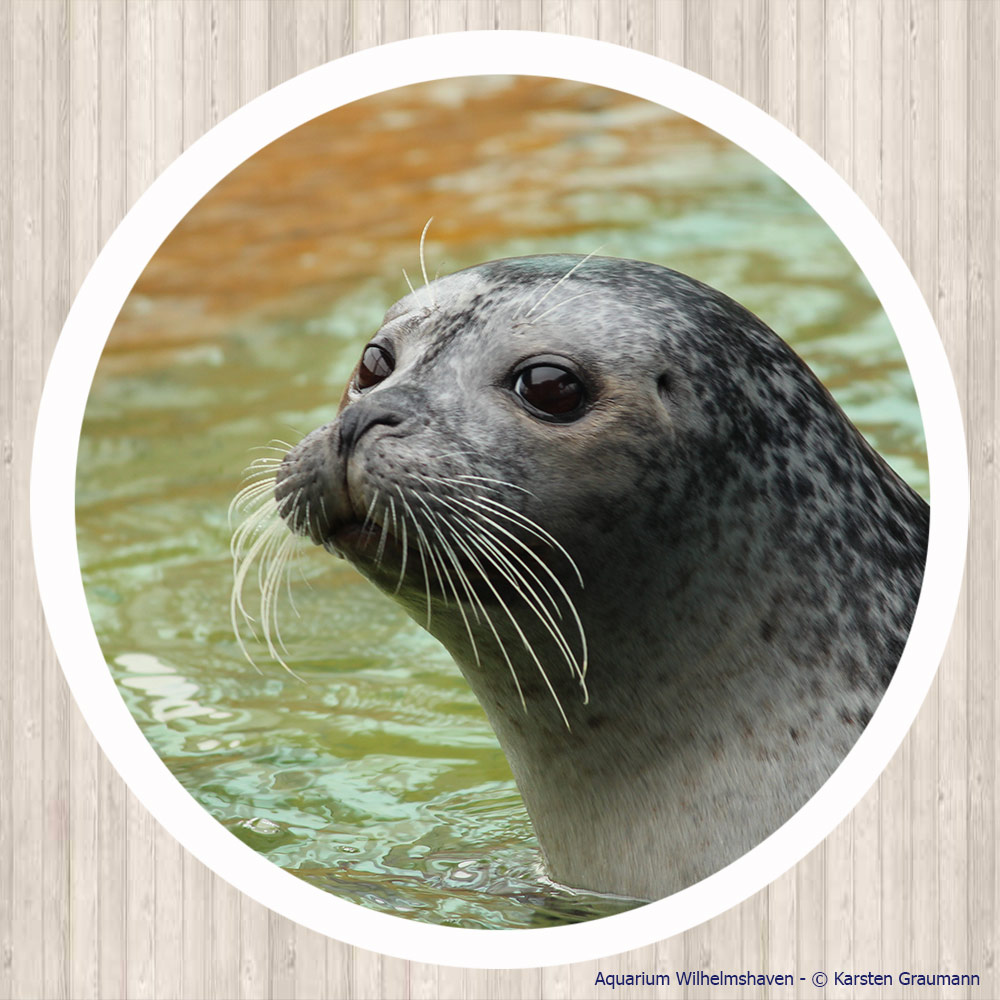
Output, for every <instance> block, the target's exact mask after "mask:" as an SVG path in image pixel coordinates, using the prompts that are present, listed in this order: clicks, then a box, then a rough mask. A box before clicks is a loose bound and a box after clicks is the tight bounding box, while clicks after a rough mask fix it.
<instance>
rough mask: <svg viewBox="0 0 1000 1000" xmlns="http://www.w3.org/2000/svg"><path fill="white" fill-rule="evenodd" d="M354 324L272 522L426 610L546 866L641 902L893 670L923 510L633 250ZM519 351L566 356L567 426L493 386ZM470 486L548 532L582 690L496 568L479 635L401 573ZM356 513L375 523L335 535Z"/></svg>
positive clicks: (702, 298) (777, 365)
mask: <svg viewBox="0 0 1000 1000" xmlns="http://www.w3.org/2000/svg"><path fill="white" fill-rule="evenodd" d="M374 341H375V342H378V343H383V344H385V345H387V346H389V347H390V348H391V350H392V351H393V352H394V354H395V357H396V368H395V370H394V371H393V373H392V375H391V376H390V377H389V378H388V379H386V381H384V382H383V383H381V384H379V385H377V386H375V387H373V388H370V389H368V390H366V391H364V392H360V391H358V390H357V389H356V387H354V388H352V387H349V388H348V390H347V391H346V392H345V396H344V399H343V401H342V409H341V412H340V414H339V416H338V418H337V420H335V421H334V422H333V423H331V424H328V425H326V426H325V427H322V428H320V429H319V430H317V431H314V432H313V433H312V434H310V435H309V436H308V437H306V438H305V439H304V440H303V441H302V442H301V443H300V444H299V445H298V446H297V447H296V448H295V449H293V450H292V451H291V452H290V453H289V455H288V456H287V457H286V458H285V461H284V463H283V465H282V469H281V472H280V473H279V476H278V484H277V490H276V494H275V495H276V497H277V499H278V503H279V506H280V507H281V508H282V511H283V514H284V517H285V519H286V521H287V522H288V524H289V525H290V526H291V527H292V529H293V530H294V531H296V532H298V533H300V534H308V535H309V536H310V537H312V539H313V541H315V542H317V543H318V544H323V545H326V546H327V548H329V549H330V550H331V551H333V552H338V553H339V554H342V555H346V556H347V557H348V558H349V559H351V560H352V561H353V562H354V563H355V564H356V565H357V566H358V568H359V569H360V570H361V572H362V573H364V574H366V575H367V576H369V578H370V579H372V581H373V582H374V583H375V584H376V585H377V586H379V587H381V588H382V589H384V590H385V591H386V592H387V593H390V594H391V595H392V596H394V597H395V599H396V600H398V601H400V602H401V603H402V604H403V606H404V607H405V608H406V609H407V611H408V612H409V613H410V614H411V615H412V616H413V617H414V618H415V619H416V620H417V621H418V622H420V623H421V624H424V625H427V624H428V621H427V618H428V612H429V619H430V620H429V628H430V631H431V632H432V633H433V634H434V635H436V636H437V637H438V638H439V639H440V640H441V641H442V642H443V643H444V645H445V646H446V647H447V648H448V650H449V651H450V652H451V653H452V655H453V656H454V658H455V660H456V661H457V663H458V665H459V667H460V668H461V670H462V671H463V673H464V674H465V676H466V678H467V679H468V681H469V683H470V684H471V685H472V687H473V689H474V690H475V692H476V694H477V696H478V697H479V699H480V701H481V702H482V705H483V708H484V709H485V711H486V714H487V716H488V717H489V719H490V722H491V724H492V725H493V727H494V729H495V731H496V733H497V736H498V738H499V740H500V743H501V746H502V747H503V748H504V750H505V752H506V754H507V756H508V759H509V761H510V764H511V767H512V770H513V772H514V775H515V778H516V780H517V783H518V786H519V788H520V790H521V792H522V794H523V796H524V799H525V802H526V804H527V807H528V810H529V813H530V815H531V817H532V820H533V823H534V825H535V828H536V831H537V834H538V838H539V841H540V843H541V846H542V850H543V853H544V854H545V857H546V859H547V862H548V865H549V867H550V870H551V872H552V874H553V876H554V877H555V878H557V879H559V880H562V881H564V882H566V883H568V884H571V885H577V886H581V887H586V888H589V889H595V890H603V891H608V892H616V893H622V894H626V895H631V896H636V897H639V898H654V897H658V896H662V895H665V894H668V893H670V892H673V891H676V890H678V889H680V888H683V887H684V886H686V885H689V884H691V883H692V882H694V881H697V880H699V879H701V878H703V877H705V876H706V875H708V874H711V873H712V872H713V871H715V870H717V869H718V868H720V867H722V866H723V865H725V864H727V863H729V862H730V861H732V860H734V859H735V858H736V857H738V856H739V855H741V854H743V853H744V852H745V851H746V850H748V849H749V848H750V847H752V846H754V845H755V844H756V843H758V842H759V841H760V840H762V839H763V838H764V837H765V836H767V835H768V834H769V833H771V832H772V831H773V830H775V829H776V828H777V827H778V826H780V825H781V824H782V823H783V822H784V821H785V820H786V819H788V818H789V817H790V816H791V815H792V814H793V813H794V812H795V811H796V810H797V809H798V808H799V807H800V806H801V805H802V804H803V803H804V802H805V801H806V800H807V799H808V798H809V797H810V796H811V795H812V794H813V793H814V792H815V791H816V790H817V789H818V788H819V786H820V785H821V784H822V783H823V782H824V781H825V780H826V778H827V777H828V776H829V775H830V774H831V773H832V771H833V770H834V768H835V767H836V766H837V764H838V763H839V762H840V761H841V760H842V759H843V757H844V756H845V754H846V753H847V752H848V750H849V749H850V748H851V746H852V745H853V743H854V742H855V740H856V738H857V736H858V734H859V733H860V731H861V730H862V729H863V727H864V726H865V725H866V724H867V722H868V720H869V719H870V718H871V715H872V713H873V712H874V710H875V709H876V707H877V705H878V703H879V700H880V699H881V697H882V695H883V693H884V691H885V689H886V686H887V685H888V683H889V681H890V679H891V677H892V674H893V671H894V669H895V667H896V664H897V662H898V660H899V657H900V654H901V652H902V649H903V646H904V643H905V641H906V637H907V634H908V631H909V628H910V624H911V622H912V619H913V614H914V610H915V607H916V603H917V598H918V595H919V591H920V586H921V580H922V575H923V567H924V561H925V555H926V546H927V532H928V507H927V505H926V504H925V503H924V501H923V500H922V499H921V498H920V497H918V496H917V495H916V494H915V493H914V492H913V491H912V490H911V489H910V488H909V487H908V486H906V484H904V483H903V482H902V481H901V480H900V479H899V477H898V476H897V475H896V474H895V473H894V472H893V471H892V470H891V469H890V468H889V467H888V466H887V465H886V463H885V462H884V461H883V460H882V459H881V457H880V456H879V455H878V454H877V453H876V452H875V451H874V450H873V449H872V448H871V447H870V446H869V445H868V443H867V442H866V441H865V439H864V438H863V437H862V435H861V434H860V433H859V432H858V431H857V429H856V428H855V427H854V426H853V425H852V424H851V422H850V421H849V420H848V419H847V417H846V416H845V415H844V413H843V412H842V410H841V409H840V407H839V406H838V405H837V404H836V403H835V402H834V400H833V398H832V397H831V396H830V394H829V392H828V391H827V390H826V389H825V388H824V386H823V385H822V384H821V383H820V382H819V381H818V380H817V379H816V377H815V376H814V375H813V374H812V372H811V371H810V370H809V368H808V367H807V366H806V365H805V364H804V363H803V361H802V360H801V359H800V358H799V357H798V356H797V355H796V354H795V353H794V352H793V351H792V350H791V349H790V348H789V347H788V346H787V345H786V344H785V343H784V342H783V341H782V340H781V339H780V338H779V337H778V336H777V335H776V334H775V333H773V332H772V331H771V330H770V329H768V328H767V327H766V326H765V325H764V324H763V323H762V322H761V321H760V320H759V319H757V318H756V317H755V316H753V315H752V314H751V313H750V312H748V311H747V310H746V309H744V308H743V307H742V306H740V305H739V304H737V303H736V302H734V301H733V300H731V299H729V298H727V297H726V296H725V295H723V294H721V293H720V292H718V291H716V290H715V289H712V288H710V287H708V286H706V285H704V284H702V283H700V282H697V281H695V280H693V279H691V278H689V277H686V276H684V275H682V274H678V273H676V272H674V271H670V270H667V269H665V268H663V267H659V266H656V265H653V264H648V263H641V262H636V261H629V260H616V259H608V258H596V257H593V258H578V257H570V256H543V257H528V258H516V259H510V260H500V261H493V262H491V263H487V264H482V265H480V266H478V267H474V268H470V269H468V270H465V271H461V272H458V273H457V274H453V275H450V276H448V277H445V278H441V279H439V280H437V281H435V282H433V283H432V284H430V285H429V286H427V287H425V288H421V289H418V290H417V291H415V292H414V293H413V294H411V295H408V296H407V297H406V298H404V299H402V300H401V301H400V302H399V303H397V304H396V305H395V306H393V307H392V308H391V309H390V310H389V312H388V314H387V315H386V317H385V321H384V323H383V326H382V327H381V329H380V330H379V331H378V333H377V334H376V336H375V338H374ZM540 355H557V356H559V357H562V358H565V359H568V360H569V361H571V362H572V363H573V364H574V365H575V366H577V367H578V369H579V371H580V372H581V373H582V376H583V378H584V380H585V382H586V384H587V385H588V387H589V391H590V404H589V407H588V409H587V412H586V413H585V415H584V416H583V417H581V418H580V419H579V420H576V421H573V422H569V423H563V424H553V423H547V422H545V421H540V420H538V419H537V418H536V417H535V416H532V415H531V414H530V413H528V412H526V410H525V409H524V407H522V406H520V405H519V404H518V401H517V399H516V397H515V395H514V393H513V391H512V387H513V379H514V374H515V372H516V370H517V367H518V365H519V364H522V363H523V362H524V361H525V360H526V359H530V358H532V357H536V356H540ZM387 414H388V415H389V416H388V417H387V416H386V415H387ZM390 418H391V419H390ZM345 438H350V447H345V445H344V441H345ZM470 476H476V477H481V478H479V479H471V478H466V479H463V478H460V477H470ZM500 484H509V485H500ZM376 491H377V492H378V495H379V496H382V497H386V496H393V495H399V496H401V497H405V498H407V499H408V501H409V506H410V508H411V510H412V512H413V513H412V521H409V522H407V526H408V528H409V533H408V553H407V564H406V567H405V572H403V569H404V567H403V565H402V555H403V554H402V545H401V539H400V537H399V536H400V530H399V523H398V522H399V521H400V520H405V516H404V515H401V514H399V513H398V512H395V511H394V512H393V513H394V517H393V519H390V512H389V510H388V506H387V505H386V506H385V507H384V509H383V508H382V507H379V502H378V500H377V499H376V502H375V504H374V506H373V497H375V496H376ZM394 491H395V494H394ZM476 498H478V502H479V504H480V509H485V507H484V506H483V505H484V504H487V502H488V501H495V502H497V503H502V504H504V505H506V506H507V507H508V508H510V509H512V510H514V511H516V512H517V513H518V514H519V515H521V516H522V517H523V518H525V519H530V520H531V521H532V522H534V523H536V524H538V525H540V526H541V527H542V528H543V529H544V530H545V531H546V532H548V533H550V534H551V535H552V536H553V538H554V540H555V541H557V542H558V544H559V545H560V546H561V547H562V548H563V549H565V553H566V557H564V556H563V555H562V553H561V552H560V551H559V550H558V549H556V548H555V547H553V546H549V547H548V548H545V547H544V546H539V545H538V539H537V538H534V539H533V540H531V539H528V535H527V533H525V532H524V530H523V526H522V523H521V522H517V523H514V522H505V524H506V527H508V528H509V529H511V530H512V531H513V532H514V533H516V534H519V535H522V536H523V537H524V538H525V539H528V540H529V541H530V542H531V544H532V545H534V547H535V548H536V549H537V550H538V551H543V550H544V551H545V556H544V558H545V560H546V564H547V565H548V567H549V570H550V571H551V574H552V575H553V576H554V577H556V578H558V580H559V582H560V584H561V586H562V587H563V588H564V589H565V592H566V593H567V594H569V595H570V599H571V600H572V603H573V604H574V606H575V608H576V610H577V611H578V613H579V616H580V619H581V621H582V623H583V629H584V632H585V635H586V642H587V646H588V662H587V668H586V675H585V678H584V683H581V678H580V677H579V676H577V675H574V674H573V672H572V670H567V669H564V665H561V664H560V661H559V657H558V655H557V650H556V643H555V642H554V640H553V637H552V634H551V630H546V629H545V628H543V627H542V623H541V621H540V619H539V616H538V615H537V614H533V613H530V609H527V608H525V607H524V605H525V604H526V603H527V601H526V600H525V599H524V598H523V595H522V597H521V598H519V597H518V595H517V594H516V593H514V592H512V588H511V587H510V586H509V581H505V580H504V579H502V578H500V576H498V575H496V574H494V579H493V591H492V593H491V592H490V588H489V586H487V585H486V584H484V583H483V582H482V581H480V580H476V581H475V582H474V585H473V586H474V590H475V591H476V595H477V596H478V597H479V599H480V600H482V601H484V602H485V604H484V609H485V608H486V607H494V608H495V607H496V604H497V601H499V600H503V601H506V602H508V604H509V606H511V607H513V608H514V609H515V613H516V617H517V623H518V625H519V627H520V630H521V631H520V633H519V632H518V631H517V629H516V628H515V626H514V625H513V624H512V623H511V622H505V621H503V620H501V619H502V618H503V616H502V615H499V614H498V615H497V616H495V625H496V628H495V631H494V632H491V630H490V629H488V628H487V627H486V626H485V624H484V623H483V622H481V621H480V622H473V623H472V624H469V625H467V621H469V620H471V619H472V618H473V617H474V612H475V611H476V608H475V607H474V604H475V598H474V595H473V594H472V593H463V592H461V589H460V588H452V591H451V592H449V588H448V586H447V585H446V584H447V582H446V581H445V580H443V579H442V578H441V576H440V574H439V576H438V579H435V576H434V573H427V572H424V571H422V570H426V563H425V565H424V566H422V565H421V559H420V558H419V557H420V555H421V551H420V549H421V543H420V542H419V537H418V534H417V528H418V525H419V522H420V519H421V518H423V519H424V521H425V524H424V528H425V529H426V536H430V534H431V525H430V515H428V514H427V513H426V510H427V509H430V507H431V505H436V506H435V507H434V509H436V510H438V511H439V512H441V513H440V516H441V517H442V518H445V517H455V516H456V515H454V511H455V510H458V509H459V507H458V506H456V505H459V504H462V503H465V504H469V503H472V502H476ZM449 504H450V506H447V505H449ZM462 509H464V510H465V511H466V513H467V514H468V516H469V518H472V517H473V513H472V512H471V511H470V508H469V507H468V506H466V507H465V508H462ZM422 512H423V513H422ZM366 516H367V517H368V519H369V525H370V528H374V529H377V530H376V531H374V532H373V531H372V530H369V531H368V532H367V534H366V535H365V536H364V537H363V538H361V539H360V540H359V539H358V537H357V536H356V535H355V536H352V537H353V540H351V539H348V540H347V541H345V540H344V538H345V536H344V528H345V526H354V528H355V529H356V528H357V526H358V524H359V523H360V522H361V521H363V520H364V519H365V518H366ZM456 523H457V520H456ZM363 534H364V533H363ZM376 535H377V536H378V537H379V546H380V551H378V553H377V556H378V557H376V543H375V542H376ZM383 536H388V542H387V541H386V540H385V537H383ZM428 544H430V543H429V538H428ZM457 558H461V557H457ZM442 560H443V561H444V560H445V557H444V556H442ZM461 561H464V562H465V563H466V567H465V568H466V569H467V570H470V572H471V569H470V567H469V565H468V563H469V560H468V559H464V560H461ZM577 571H578V572H579V576H580V579H582V582H583V585H582V587H581V586H580V582H579V580H578V579H577V576H576V572H577ZM456 572H457V570H456ZM456 591H459V592H458V593H456ZM456 597H460V598H461V599H462V600H461V602H459V601H457V600H456V599H455V598H456ZM560 601H561V598H556V599H554V601H553V603H554V604H559V610H560V613H563V612H565V614H564V617H563V618H562V619H560V621H563V622H565V620H566V619H567V618H568V608H563V607H562V605H561V604H560ZM459 603H461V604H463V605H464V607H463V608H462V610H464V611H465V616H464V619H463V616H462V614H461V612H460V608H459ZM560 627H562V626H560ZM564 634H565V637H566V640H567V643H568V644H569V645H571V646H573V648H574V650H576V651H577V652H578V651H579V650H578V646H579V645H580V642H581V640H580V639H579V637H577V636H576V635H575V634H574V633H573V631H572V629H570V628H566V629H564ZM501 643H502V644H504V646H505V648H506V653H505V654H504V652H503V651H502V650H501V649H500V645H501ZM473 644H474V645H475V649H473ZM529 646H530V647H532V648H533V649H534V651H535V653H536V654H541V658H542V659H543V660H544V664H543V665H544V668H545V669H544V671H539V669H538V665H537V663H536V662H534V661H533V660H532V658H531V655H530V653H531V650H530V649H529V648H528V647H529ZM505 656H506V657H509V658H510V659H511V660H512V663H511V664H508V663H507V662H506V659H505ZM550 687H551V690H550ZM522 698H523V704H522Z"/></svg>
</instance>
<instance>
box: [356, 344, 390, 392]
mask: <svg viewBox="0 0 1000 1000" xmlns="http://www.w3.org/2000/svg"><path fill="white" fill-rule="evenodd" d="M395 367H396V359H395V358H394V357H393V356H392V355H391V354H390V353H389V352H388V351H387V350H386V349H385V348H384V347H379V346H378V344H369V345H368V346H367V347H366V348H365V349H364V350H363V351H362V352H361V364H359V365H358V374H357V377H356V378H355V380H354V381H355V384H356V385H357V387H358V388H359V389H370V388H371V387H372V386H373V385H378V384H379V382H384V381H385V380H386V379H387V378H388V377H389V376H390V375H391V374H392V370H393V368H395Z"/></svg>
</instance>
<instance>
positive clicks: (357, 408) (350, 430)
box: [339, 400, 406, 458]
mask: <svg viewBox="0 0 1000 1000" xmlns="http://www.w3.org/2000/svg"><path fill="white" fill-rule="evenodd" d="M405 419H406V414H404V413H400V412H399V410H394V409H390V408H389V407H387V406H384V405H382V404H380V403H378V402H377V401H375V400H371V401H369V400H362V401H359V402H357V403H354V404H352V405H351V406H348V407H347V409H345V410H344V412H343V413H342V414H341V415H340V439H339V447H340V453H341V455H343V456H344V457H345V458H347V457H348V456H349V455H350V454H351V452H353V451H354V447H355V445H356V444H357V443H358V441H359V440H360V439H361V438H362V436H363V435H364V434H365V433H367V432H368V431H369V430H371V428H372V427H375V426H377V425H378V424H386V425H388V426H389V427H396V426H398V425H399V424H401V423H402V422H403V421H404V420H405Z"/></svg>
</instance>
